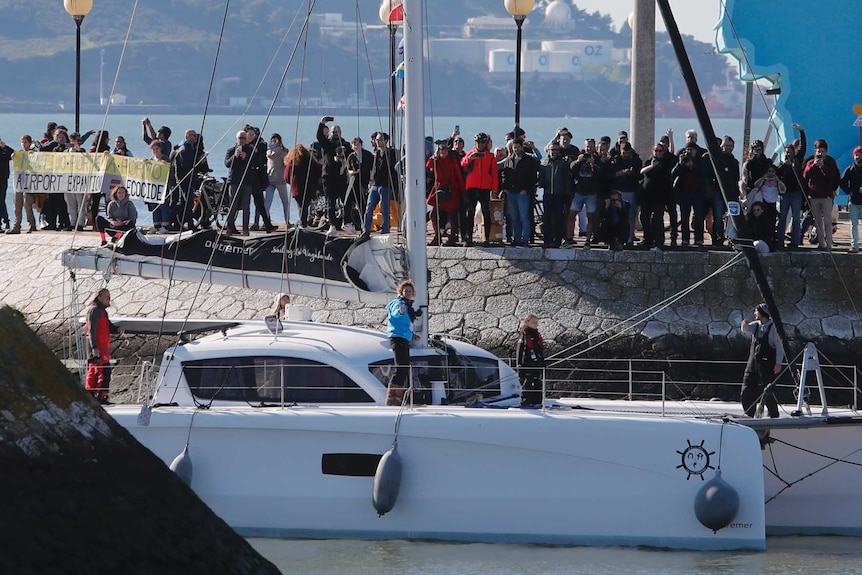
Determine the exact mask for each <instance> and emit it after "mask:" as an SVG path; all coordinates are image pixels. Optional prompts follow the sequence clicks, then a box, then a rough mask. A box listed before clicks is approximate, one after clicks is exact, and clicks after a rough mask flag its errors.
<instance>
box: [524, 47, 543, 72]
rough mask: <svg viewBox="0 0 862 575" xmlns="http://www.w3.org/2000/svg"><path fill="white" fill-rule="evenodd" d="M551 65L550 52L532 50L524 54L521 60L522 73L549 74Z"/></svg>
mask: <svg viewBox="0 0 862 575" xmlns="http://www.w3.org/2000/svg"><path fill="white" fill-rule="evenodd" d="M549 63H550V57H549V53H548V52H540V51H536V50H531V51H529V52H524V53H523V59H522V60H521V71H523V72H547V71H548V69H549V68H548V66H549Z"/></svg>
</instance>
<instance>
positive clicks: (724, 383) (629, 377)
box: [506, 348, 860, 415]
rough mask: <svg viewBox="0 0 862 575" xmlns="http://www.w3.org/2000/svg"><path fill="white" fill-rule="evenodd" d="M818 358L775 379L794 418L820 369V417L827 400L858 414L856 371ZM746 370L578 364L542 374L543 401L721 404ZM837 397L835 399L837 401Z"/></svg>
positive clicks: (732, 364) (652, 362)
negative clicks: (693, 372) (707, 376)
mask: <svg viewBox="0 0 862 575" xmlns="http://www.w3.org/2000/svg"><path fill="white" fill-rule="evenodd" d="M806 349H808V348H806ZM812 358H813V359H812ZM816 358H817V353H816V349H814V350H809V351H808V353H807V355H805V356H804V357H803V362H802V367H801V376H798V377H797V378H796V380H795V381H794V378H793V377H791V374H790V373H789V372H786V373H784V374H782V375H781V376H779V377H778V379H777V381H776V383H775V385H774V387H775V388H776V389H777V390H779V393H782V392H783V393H784V394H787V393H790V392H791V391H792V393H793V394H794V399H793V402H792V403H796V404H797V412H799V413H801V412H802V411H803V409H804V407H805V406H806V404H807V402H808V399H809V397H808V388H807V387H806V385H805V382H806V379H805V377H804V376H805V375H806V374H807V373H808V372H810V371H814V370H815V368H819V370H818V371H816V375H817V381H816V384H817V385H816V387H817V389H818V391H819V395H820V405H821V407H822V408H823V412H822V413H821V415H826V410H825V407H826V406H827V399H829V400H831V401H830V402H829V403H828V405H831V406H833V407H838V406H840V407H849V408H850V409H852V410H854V411H858V410H859V409H860V403H859V399H860V398H859V394H860V389H859V380H858V371H859V370H858V368H857V366H855V365H837V364H834V365H826V364H821V363H819V362H817V363H816V365H815V363H814V362H815V360H816ZM806 359H807V362H806V361H805V360H806ZM506 361H507V362H508V363H509V364H510V365H512V366H514V365H515V361H514V359H507V360H506ZM745 365H746V362H745V361H736V360H693V359H675V358H669V359H653V358H577V359H573V360H569V361H565V362H560V363H557V364H556V365H555V366H554V367H550V368H546V369H545V385H546V387H547V392H546V394H545V395H544V396H545V397H546V398H547V399H556V398H562V397H601V398H606V399H616V400H626V401H637V400H661V401H673V402H678V401H685V400H691V399H700V400H712V399H714V398H715V397H716V396H717V395H718V396H720V397H723V398H724V397H731V396H733V395H734V393H736V392H737V391H738V389H739V388H740V386H741V383H742V375H743V372H744V369H745ZM795 365H798V364H795ZM694 366H698V368H699V370H700V371H701V372H702V371H703V368H704V366H709V367H710V369H709V370H708V371H709V373H711V374H714V375H715V376H717V377H715V378H714V379H711V380H709V381H704V380H703V379H693V378H691V377H686V373H685V372H686V371H689V370H690V369H691V368H692V367H694ZM795 368H796V367H794V369H795ZM729 373H734V374H737V375H738V378H737V379H727V377H724V378H722V376H723V375H724V376H728V374H729ZM728 377H729V376H728ZM797 381H798V382H799V383H797ZM699 388H700V389H699ZM728 390H729V392H728ZM782 390H783V391H782ZM800 390H801V393H800ZM722 392H723V393H722ZM836 397H837V398H839V399H837V400H836V399H835V398H836ZM787 403H791V402H789V401H788V402H787Z"/></svg>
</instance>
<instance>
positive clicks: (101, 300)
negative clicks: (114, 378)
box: [85, 288, 126, 405]
mask: <svg viewBox="0 0 862 575" xmlns="http://www.w3.org/2000/svg"><path fill="white" fill-rule="evenodd" d="M110 305H111V292H109V291H108V289H107V288H102V289H100V290H99V291H98V292H97V293H96V297H94V298H93V301H92V302H90V309H88V310H87V326H86V329H87V339H88V340H89V343H90V348H91V349H92V355H91V356H90V359H89V362H88V363H89V367H88V368H87V382H86V385H85V387H86V389H87V391H89V392H90V393H92V394H93V396H94V397H95V398H96V399H98V400H99V403H101V404H102V405H106V404H108V403H110V402H109V401H108V388H109V386H110V384H111V366H110V361H111V334H112V333H118V334H122V333H124V332H125V331H126V330H125V329H123V328H122V327H117V325H115V324H114V323H112V322H111V320H110V319H109V318H108V307H110Z"/></svg>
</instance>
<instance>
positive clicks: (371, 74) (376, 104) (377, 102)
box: [356, 0, 383, 146]
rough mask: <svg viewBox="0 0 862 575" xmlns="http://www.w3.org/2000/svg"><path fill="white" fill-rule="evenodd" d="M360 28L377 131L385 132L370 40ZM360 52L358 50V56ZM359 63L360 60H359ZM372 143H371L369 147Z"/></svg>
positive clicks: (357, 6)
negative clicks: (372, 62)
mask: <svg viewBox="0 0 862 575" xmlns="http://www.w3.org/2000/svg"><path fill="white" fill-rule="evenodd" d="M356 11H357V14H359V2H358V0H357V2H356ZM357 21H359V17H357ZM357 25H358V26H359V29H360V32H361V34H362V46H363V49H364V52H365V63H366V64H367V65H368V80H369V85H370V86H371V98H372V99H373V100H374V109H375V110H376V111H377V129H378V130H379V131H381V132H382V131H383V120H381V119H380V100H379V98H378V97H377V88H376V85H375V84H376V83H375V81H374V70H373V69H372V67H371V54H369V53H368V39H367V38H366V37H365V28H364V27H362V26H361V25H360V24H359V22H357ZM358 53H359V51H358V50H357V54H358ZM357 61H358V60H357ZM370 145H371V143H369V146H370Z"/></svg>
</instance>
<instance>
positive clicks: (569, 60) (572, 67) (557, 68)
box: [548, 52, 581, 74]
mask: <svg viewBox="0 0 862 575" xmlns="http://www.w3.org/2000/svg"><path fill="white" fill-rule="evenodd" d="M548 72H550V73H552V74H580V73H581V57H580V55H578V54H574V53H572V52H548Z"/></svg>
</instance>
